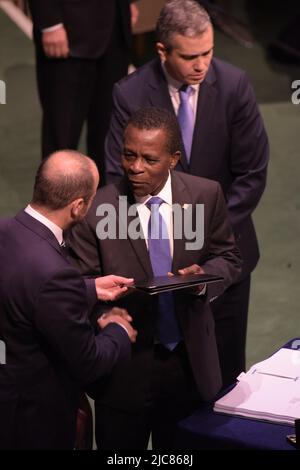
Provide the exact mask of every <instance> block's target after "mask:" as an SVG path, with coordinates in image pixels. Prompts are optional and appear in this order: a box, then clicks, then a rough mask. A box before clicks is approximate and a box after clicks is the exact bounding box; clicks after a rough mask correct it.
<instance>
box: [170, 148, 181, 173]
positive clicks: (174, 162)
mask: <svg viewBox="0 0 300 470" xmlns="http://www.w3.org/2000/svg"><path fill="white" fill-rule="evenodd" d="M180 157H181V152H180V151H179V150H177V152H175V153H173V154H172V155H171V158H170V170H174V168H175V166H176V165H177V163H178V162H179V160H180Z"/></svg>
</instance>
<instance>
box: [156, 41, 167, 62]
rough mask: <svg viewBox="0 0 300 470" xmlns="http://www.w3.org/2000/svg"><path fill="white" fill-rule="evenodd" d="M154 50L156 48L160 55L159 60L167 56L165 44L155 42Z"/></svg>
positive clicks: (163, 59)
mask: <svg viewBox="0 0 300 470" xmlns="http://www.w3.org/2000/svg"><path fill="white" fill-rule="evenodd" d="M156 50H157V53H158V55H159V57H160V60H162V61H163V62H165V60H166V58H167V51H166V48H165V46H164V45H163V43H162V42H157V43H156Z"/></svg>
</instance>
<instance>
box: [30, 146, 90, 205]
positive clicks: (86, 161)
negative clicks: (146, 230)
mask: <svg viewBox="0 0 300 470" xmlns="http://www.w3.org/2000/svg"><path fill="white" fill-rule="evenodd" d="M98 182H99V175H98V170H97V167H96V165H95V163H94V162H93V160H91V159H90V158H89V157H87V156H85V155H83V154H81V153H80V152H77V151H75V150H61V151H58V152H55V153H53V154H51V155H50V156H49V157H48V158H47V159H45V160H43V161H42V163H41V164H40V166H39V168H38V171H37V174H36V178H35V184H34V190H33V198H32V203H33V204H34V205H37V206H40V207H44V208H47V209H50V210H54V211H55V210H60V209H63V208H64V207H66V206H68V205H69V204H70V203H71V202H73V201H74V200H76V199H80V198H82V199H83V200H84V202H85V203H86V204H87V203H88V202H89V200H90V199H91V197H92V196H93V194H94V192H95V188H97V186H98Z"/></svg>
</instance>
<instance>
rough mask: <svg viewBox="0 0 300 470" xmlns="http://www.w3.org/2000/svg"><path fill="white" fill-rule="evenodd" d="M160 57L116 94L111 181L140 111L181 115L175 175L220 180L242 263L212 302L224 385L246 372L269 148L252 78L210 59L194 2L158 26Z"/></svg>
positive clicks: (175, 1) (209, 43)
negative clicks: (257, 223)
mask: <svg viewBox="0 0 300 470" xmlns="http://www.w3.org/2000/svg"><path fill="white" fill-rule="evenodd" d="M156 47H157V52H158V55H159V58H157V59H155V60H152V61H151V62H148V63H147V64H146V65H144V66H143V67H141V68H139V69H138V70H137V71H136V72H134V73H133V74H131V75H129V76H128V77H125V78H124V79H123V80H121V81H120V82H118V83H117V84H116V85H115V87H114V93H113V99H114V105H113V111H112V119H111V124H110V128H109V132H108V135H107V140H106V166H107V179H108V181H117V180H118V179H120V178H121V176H122V174H123V169H122V166H121V157H120V155H121V154H122V141H123V130H124V127H125V125H126V123H127V121H128V119H129V117H130V116H131V114H132V113H133V112H135V111H136V110H137V109H139V108H141V107H143V106H152V105H155V106H160V107H164V108H166V109H168V110H169V111H170V112H172V113H173V115H176V116H177V119H178V122H179V123H180V126H181V132H182V138H183V142H182V146H181V154H182V155H181V159H180V161H179V162H178V164H177V167H176V169H177V170H180V171H184V172H185V173H189V174H192V175H196V176H202V177H206V178H209V179H212V180H215V181H218V182H219V183H220V184H221V186H222V189H223V192H224V195H225V199H226V201H227V206H228V210H229V218H230V222H231V224H232V227H233V230H234V233H235V236H236V240H237V243H238V246H239V249H240V251H241V254H242V257H243V260H244V263H243V270H242V274H241V276H240V278H239V279H238V280H236V281H235V283H234V284H233V285H232V286H230V288H229V289H227V291H226V292H225V293H224V295H223V296H222V297H220V298H219V299H218V300H217V302H215V303H214V306H213V309H214V315H215V320H216V332H217V340H218V347H219V354H220V360H221V367H222V375H223V382H224V385H228V384H230V383H232V382H233V381H234V380H235V379H236V377H237V376H238V375H239V373H240V372H241V371H242V370H245V350H246V333H247V317H248V304H249V295H250V283H251V272H252V271H253V270H254V268H255V266H256V264H257V262H258V259H259V249H258V243H257V238H256V233H255V228H254V225H253V220H252V213H253V211H254V210H255V208H256V206H257V204H258V203H259V201H260V198H261V196H262V194H263V191H264V189H265V184H266V176H267V165H268V160H269V145H268V138H267V134H266V131H265V127H264V123H263V120H262V117H261V114H260V112H259V109H258V106H257V103H256V99H255V94H254V91H253V88H252V86H251V84H250V82H249V79H248V77H247V74H246V73H245V72H244V71H242V70H240V69H238V68H236V67H234V66H233V65H230V64H228V63H226V62H223V61H221V60H219V59H216V58H213V50H214V32H213V27H212V24H211V21H210V18H209V15H208V14H207V12H206V11H205V10H204V9H203V8H202V7H201V6H200V5H198V3H197V2H195V1H193V0H171V1H168V2H167V3H166V5H165V6H164V7H163V9H162V11H161V13H160V16H159V18H158V21H157V44H156Z"/></svg>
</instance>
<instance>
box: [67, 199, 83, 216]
mask: <svg viewBox="0 0 300 470" xmlns="http://www.w3.org/2000/svg"><path fill="white" fill-rule="evenodd" d="M70 206H71V207H70V209H71V217H72V218H75V219H76V218H77V217H78V216H79V215H80V214H81V213H82V210H83V208H84V206H85V203H84V200H83V198H82V197H80V198H78V199H75V201H73V202H71V204H70Z"/></svg>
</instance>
